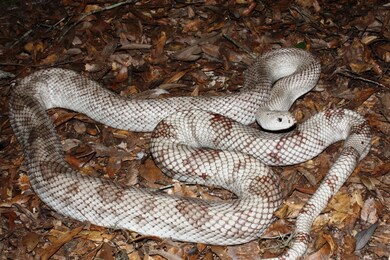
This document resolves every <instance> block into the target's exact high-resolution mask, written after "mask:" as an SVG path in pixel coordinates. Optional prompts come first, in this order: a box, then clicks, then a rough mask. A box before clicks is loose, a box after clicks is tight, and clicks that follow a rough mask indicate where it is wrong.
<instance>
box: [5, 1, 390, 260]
mask: <svg viewBox="0 0 390 260" xmlns="http://www.w3.org/2000/svg"><path fill="white" fill-rule="evenodd" d="M389 20H390V4H389V3H388V2H387V1H376V0H369V1H346V0H341V1H317V0H297V1H291V0H282V1H269V0H267V1H257V2H255V1H253V0H252V1H251V0H229V1H221V0H205V1H173V0H162V1H158V0H151V1H128V2H118V1H100V0H84V1H76V0H62V1H49V0H34V1H32V0H30V1H18V0H7V1H0V86H1V88H0V111H1V117H0V131H1V140H0V147H1V150H0V155H1V156H0V170H1V175H0V178H1V180H0V259H38V258H42V259H47V258H49V257H51V259H223V260H225V259H254V258H256V257H259V256H261V257H271V256H277V255H279V254H281V253H283V252H284V251H285V250H286V249H287V248H288V241H286V240H287V238H288V235H289V234H291V232H293V230H294V222H295V220H296V216H297V214H298V212H299V210H300V209H301V208H302V206H303V205H304V203H305V202H306V201H307V200H308V198H309V197H310V196H311V195H312V194H313V193H314V192H315V190H316V188H317V187H318V185H319V183H320V181H321V179H322V178H323V177H324V176H325V174H326V173H327V171H328V169H329V166H330V165H331V164H332V162H334V160H335V159H336V158H337V156H338V155H337V154H338V151H339V150H340V148H341V146H342V143H337V144H334V145H332V146H331V147H329V148H328V149H326V150H325V151H324V152H323V153H321V154H320V155H319V156H317V157H316V158H314V159H313V160H310V161H308V162H305V163H302V164H300V165H297V166H289V167H273V169H274V171H275V172H277V173H278V174H279V175H280V178H281V181H282V188H283V195H284V196H285V201H284V203H283V204H282V206H281V208H280V209H279V210H278V211H277V213H276V216H277V221H276V222H275V223H274V224H272V225H271V227H270V228H269V230H268V231H267V232H266V233H265V234H264V236H263V238H259V239H257V240H255V241H252V242H250V243H247V244H243V245H239V246H213V245H205V244H192V243H182V242H178V241H172V240H168V239H160V238H155V237H145V236H140V235H138V234H137V233H135V232H132V231H128V230H112V229H107V228H103V227H99V226H95V225H91V224H88V223H80V222H78V221H75V220H72V219H70V218H65V217H63V216H61V215H59V214H57V213H56V212H54V211H52V210H51V209H50V208H49V207H48V206H47V205H45V204H44V203H43V202H41V201H40V199H39V198H38V197H37V196H36V195H35V193H34V192H33V191H32V189H31V187H30V183H29V180H28V177H27V175H26V167H25V165H24V164H23V154H22V151H21V148H20V146H19V144H18V142H17V140H16V139H15V136H14V135H13V131H12V128H11V126H10V122H9V118H8V115H9V111H8V100H9V95H10V91H11V88H12V82H13V81H15V79H19V78H22V77H23V76H26V75H29V74H31V73H32V72H34V71H36V70H39V69H45V68H49V67H61V68H67V69H71V70H74V71H77V72H80V73H82V74H84V75H87V76H89V77H90V78H92V79H94V80H96V81H98V82H99V83H101V84H102V85H103V86H104V87H106V88H107V89H110V90H111V91H114V92H116V93H118V94H120V95H122V96H128V97H130V96H131V95H135V94H138V95H144V96H146V97H147V96H148V93H149V92H147V91H148V90H152V89H156V88H161V89H165V90H167V91H169V94H165V95H164V96H167V97H168V96H179V95H187V96H190V95H192V96H203V95H223V94H225V93H232V92H237V91H240V88H241V87H242V86H243V82H244V78H243V72H244V71H245V69H246V68H247V67H248V66H249V65H250V64H251V62H252V61H253V59H254V57H255V56H258V55H261V54H262V53H264V52H265V51H267V50H270V49H277V48H282V47H297V48H302V49H306V50H308V51H309V52H311V53H313V54H314V55H315V56H316V57H317V58H318V60H319V61H320V63H321V66H322V72H321V77H320V80H319V82H318V84H317V87H316V88H315V89H314V90H313V91H311V92H310V93H308V94H306V95H305V96H304V97H302V98H300V99H299V100H297V101H296V102H295V104H294V105H293V107H292V109H291V111H292V113H293V114H294V115H295V116H296V118H297V119H298V123H300V122H302V121H304V120H306V119H307V118H309V117H310V116H311V115H313V114H316V113H317V112H319V111H323V110H324V109H326V108H335V107H342V108H348V109H352V110H355V111H357V112H359V113H360V114H361V115H363V116H364V117H365V118H366V119H367V121H368V123H369V125H370V127H371V129H372V135H373V138H372V148H371V150H370V152H369V154H368V155H367V157H366V158H364V159H363V160H362V161H361V163H360V164H359V166H358V167H357V169H356V170H355V171H354V173H353V174H352V175H351V177H350V178H349V179H348V181H347V182H346V183H345V184H344V185H343V187H342V188H341V189H340V191H339V192H338V193H337V194H336V195H335V196H334V197H333V199H332V200H331V201H330V202H329V204H328V207H327V208H326V209H325V210H324V211H323V212H322V214H321V215H320V216H319V217H318V218H317V219H316V221H315V223H314V225H313V227H312V232H311V242H310V245H309V249H308V251H307V252H306V254H305V257H304V258H305V259H329V258H332V259H388V257H389V256H390V174H389V172H390V160H389V158H390V72H389V64H390V63H389V62H390V25H389ZM145 91H146V92H145ZM139 93H146V94H139ZM49 114H50V116H51V117H52V119H53V120H54V123H55V125H56V129H57V131H58V133H59V135H60V136H61V140H62V142H63V144H64V151H65V152H66V159H67V162H68V163H69V164H71V165H72V166H73V167H75V168H77V169H79V170H80V171H81V172H83V173H84V174H89V175H93V176H103V178H109V179H113V180H115V181H117V182H119V183H121V184H123V185H129V186H132V185H136V186H138V187H152V188H162V187H167V186H168V187H169V188H170V189H169V192H170V193H172V194H176V195H184V196H190V197H202V198H205V199H217V200H218V199H221V198H222V199H229V198H231V197H232V195H231V194H230V193H227V192H225V191H221V190H220V189H216V188H206V187H201V186H195V185H185V184H180V183H177V182H175V181H172V180H171V179H169V178H167V177H165V176H164V175H163V174H162V173H161V171H160V170H159V169H158V168H157V167H156V166H155V165H154V162H153V160H152V159H151V158H150V154H149V150H148V140H149V138H150V133H133V132H128V131H124V130H118V129H113V128H109V127H106V126H104V125H102V124H99V123H97V122H95V121H93V120H92V119H90V118H87V117H86V116H84V115H81V114H79V113H76V112H73V111H69V110H64V109H51V110H50V111H49ZM254 127H256V126H254Z"/></svg>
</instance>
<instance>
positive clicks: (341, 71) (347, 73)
mask: <svg viewBox="0 0 390 260" xmlns="http://www.w3.org/2000/svg"><path fill="white" fill-rule="evenodd" d="M333 74H340V75H343V76H346V77H348V78H352V79H357V80H361V81H364V82H368V83H371V84H374V85H377V86H380V87H382V88H386V86H385V85H383V84H382V83H379V82H377V81H374V80H371V79H367V78H363V77H361V76H359V75H357V74H356V73H353V72H352V71H349V70H348V69H346V68H345V67H341V68H338V69H337V70H336V71H335V72H334V73H333ZM387 88H389V87H387Z"/></svg>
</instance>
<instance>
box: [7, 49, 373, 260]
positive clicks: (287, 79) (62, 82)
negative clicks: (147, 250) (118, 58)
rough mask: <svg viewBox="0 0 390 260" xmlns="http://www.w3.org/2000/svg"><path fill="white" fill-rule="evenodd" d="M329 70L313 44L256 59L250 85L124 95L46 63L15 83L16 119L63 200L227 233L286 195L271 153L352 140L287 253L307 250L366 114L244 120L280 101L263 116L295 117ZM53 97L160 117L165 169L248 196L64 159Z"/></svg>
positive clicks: (257, 231)
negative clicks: (110, 175)
mask: <svg viewBox="0 0 390 260" xmlns="http://www.w3.org/2000/svg"><path fill="white" fill-rule="evenodd" d="M319 70H320V67H319V63H318V62H317V61H316V60H315V59H314V57H313V56H312V55H310V54H309V53H307V52H305V51H302V50H298V49H282V50H276V51H271V52H268V53H266V54H264V55H262V56H261V57H260V58H258V59H257V60H256V61H255V62H254V63H253V64H252V65H251V66H250V68H249V69H248V70H247V72H246V73H245V86H244V88H243V90H242V91H241V92H240V93H235V94H230V95H225V96H219V97H197V98H194V97H179V98H167V99H146V100H140V99H125V98H122V97H119V96H117V95H115V94H113V93H111V92H109V91H106V90H104V89H103V88H102V87H101V86H100V85H98V84H97V83H95V82H94V81H91V80H89V79H87V78H85V77H83V76H81V75H79V74H77V73H75V72H72V71H69V70H64V69H48V70H42V71H38V72H35V73H33V74H31V75H30V76H28V77H26V78H24V79H22V80H20V81H19V82H18V84H17V85H16V86H15V87H14V88H13V91H12V95H11V99H10V120H11V125H12V127H13V129H14V132H15V135H16V136H17V139H18V141H19V143H20V144H21V146H22V149H23V152H24V155H25V161H26V165H27V169H28V176H29V178H30V182H31V185H32V188H33V189H34V191H35V192H36V194H37V195H38V196H39V197H40V198H41V199H42V201H43V202H45V203H46V204H47V205H49V206H50V207H51V208H52V209H54V210H55V211H57V212H59V213H61V214H63V215H65V216H69V217H72V218H74V219H77V220H80V221H89V222H91V223H93V224H96V225H101V226H105V227H111V228H120V229H122V228H123V229H129V230H133V231H136V232H138V233H140V234H146V235H154V236H160V237H168V238H172V239H175V240H180V241H189V242H202V243H207V244H220V245H232V244H241V243H245V242H248V241H251V240H253V239H255V238H257V237H259V236H260V235H261V234H262V233H263V231H264V230H265V229H266V228H267V226H268V225H269V223H270V222H271V220H272V215H273V212H274V211H275V210H276V209H277V207H278V206H279V205H280V203H281V201H282V197H281V191H280V185H279V178H278V177H277V176H275V175H274V174H273V173H272V171H271V170H270V169H269V168H268V167H267V166H266V165H291V164H296V163H300V162H303V161H305V160H308V159H310V158H313V157H314V156H316V155H317V154H319V153H320V152H321V151H323V150H324V149H325V148H326V147H327V146H328V145H330V144H332V143H334V142H337V141H339V140H346V141H345V143H344V146H343V150H342V151H341V154H340V156H339V157H338V159H337V160H336V162H335V163H334V165H333V166H332V168H331V169H330V171H329V174H328V175H327V176H326V177H325V179H324V180H323V182H322V183H321V185H320V187H319V189H318V190H317V191H316V193H315V194H314V195H313V196H312V198H311V199H310V200H309V202H308V203H307V204H306V205H305V207H304V208H303V209H302V211H301V213H300V215H299V217H298V220H297V228H296V231H295V240H294V244H293V246H292V247H291V248H290V250H289V251H287V252H286V253H285V255H284V256H281V258H282V259H294V258H296V257H298V256H300V255H302V254H303V253H304V252H305V250H306V247H307V244H308V239H309V231H310V227H311V224H312V222H313V221H314V219H315V218H316V217H317V216H318V214H319V213H320V212H321V211H322V209H323V208H324V207H325V206H326V204H327V202H328V200H329V198H330V197H331V196H332V195H333V194H334V193H335V192H336V191H337V190H338V189H339V188H340V187H341V185H342V184H343V183H344V182H345V181H346V179H347V178H348V176H349V175H350V174H351V172H352V171H353V170H354V168H355V167H356V165H357V163H358V162H359V160H361V159H362V158H363V157H364V156H365V155H366V154H367V152H368V150H369V147H370V138H371V137H370V131H369V127H368V125H367V123H366V121H365V120H364V119H363V118H362V117H361V116H360V115H359V114H357V113H355V112H353V111H350V110H345V109H334V110H327V111H324V112H321V113H319V114H317V115H315V116H314V117H312V118H310V119H309V120H308V121H306V122H304V123H303V124H301V125H299V126H298V127H297V128H296V129H295V130H294V131H292V132H289V133H284V134H275V133H266V132H259V131H258V130H256V129H254V128H251V127H248V126H245V125H246V124H249V123H252V122H254V120H255V117H258V119H260V120H261V119H263V120H264V117H267V116H270V115H271V116H272V117H274V116H275V114H274V112H275V111H280V113H278V114H276V117H274V118H271V119H270V121H272V120H274V122H271V123H269V121H267V122H266V123H265V124H264V125H263V127H264V128H273V129H280V128H284V127H286V126H287V127H288V126H289V125H291V124H294V123H295V121H294V120H293V119H292V118H291V116H290V115H289V114H287V113H286V112H285V111H286V110H288V108H289V107H290V106H291V104H292V103H293V102H294V100H295V99H296V98H298V97H299V96H301V95H302V94H304V93H306V92H307V91H309V90H310V89H311V88H313V87H314V85H315V84H316V82H317V80H318V77H319V73H320V72H319ZM275 82H276V83H275ZM272 85H274V86H273V87H272ZM52 107H62V108H68V109H71V110H75V111H78V112H81V113H84V114H86V115H88V116H90V117H91V118H93V119H95V120H97V121H99V122H101V123H104V124H106V125H109V126H112V127H115V128H120V129H127V130H134V131H151V130H153V129H154V132H153V134H152V139H151V143H150V149H151V153H152V155H153V158H154V159H155V161H156V163H157V165H159V166H160V167H161V169H162V171H163V172H164V173H166V174H167V175H169V176H172V177H173V178H175V179H178V180H181V181H185V182H189V183H199V184H204V185H217V186H220V187H223V188H226V189H228V190H231V191H232V192H234V193H235V194H236V195H237V197H238V198H237V199H234V200H229V201H218V202H215V201H204V200H200V199H194V198H183V197H177V196H170V195H167V194H165V193H161V192H156V191H153V190H147V189H139V188H135V187H122V186H120V185H118V184H116V183H114V182H111V181H109V180H106V179H100V178H95V177H90V176H85V175H82V174H80V173H78V172H77V171H76V170H74V169H72V168H71V167H70V166H69V165H68V164H67V163H66V162H65V161H64V155H63V150H62V146H61V143H60V140H59V138H58V136H57V134H56V132H55V129H54V126H53V123H52V122H51V120H50V118H49V117H48V115H47V114H46V110H47V109H49V108H52ZM265 120H268V119H265ZM260 124H261V122H260ZM278 124H279V125H278Z"/></svg>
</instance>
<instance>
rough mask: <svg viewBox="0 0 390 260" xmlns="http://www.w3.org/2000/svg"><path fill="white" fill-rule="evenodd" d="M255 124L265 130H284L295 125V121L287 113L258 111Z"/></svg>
mask: <svg viewBox="0 0 390 260" xmlns="http://www.w3.org/2000/svg"><path fill="white" fill-rule="evenodd" d="M256 121H257V123H258V124H259V125H260V126H261V127H262V128H263V129H265V130H270V131H279V130H285V129H288V128H290V127H292V126H293V125H295V123H296V120H295V118H294V117H293V116H292V115H291V113H290V112H288V111H271V110H258V111H257V113H256Z"/></svg>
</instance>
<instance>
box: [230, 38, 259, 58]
mask: <svg viewBox="0 0 390 260" xmlns="http://www.w3.org/2000/svg"><path fill="white" fill-rule="evenodd" d="M222 36H223V37H224V38H225V39H226V40H228V41H229V42H231V43H233V44H234V45H235V46H236V47H237V48H239V49H241V50H244V51H245V52H246V53H248V54H249V55H250V56H251V57H252V58H253V59H255V58H256V55H255V54H253V53H252V52H251V51H250V50H249V49H248V48H247V47H244V46H242V45H241V44H239V43H238V42H236V41H235V40H234V39H233V38H232V37H230V36H229V35H227V34H225V33H224V34H223V35H222Z"/></svg>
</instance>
